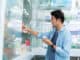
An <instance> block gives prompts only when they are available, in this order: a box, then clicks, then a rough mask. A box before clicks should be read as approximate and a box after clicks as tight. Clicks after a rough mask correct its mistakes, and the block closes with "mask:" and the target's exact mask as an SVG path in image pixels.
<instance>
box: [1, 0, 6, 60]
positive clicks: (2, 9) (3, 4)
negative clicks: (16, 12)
mask: <svg viewBox="0 0 80 60" xmlns="http://www.w3.org/2000/svg"><path fill="white" fill-rule="evenodd" d="M5 2H6V0H0V60H2V55H3V35H4V32H3V31H4V29H3V28H4V20H5V18H4V14H5V6H6V5H5Z"/></svg>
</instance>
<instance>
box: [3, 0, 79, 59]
mask: <svg viewBox="0 0 80 60" xmlns="http://www.w3.org/2000/svg"><path fill="white" fill-rule="evenodd" d="M56 9H61V10H62V11H63V12H64V14H65V18H66V19H65V20H66V21H65V23H64V25H65V26H66V27H68V28H69V30H70V31H71V33H72V41H73V43H72V50H71V60H80V20H79V19H80V2H79V0H7V1H6V13H5V30H4V48H3V60H44V59H45V58H44V56H45V53H46V50H47V45H46V44H44V43H43V42H42V40H40V39H37V38H36V37H34V36H33V35H31V34H25V33H23V32H22V29H21V26H22V22H23V23H24V24H25V25H26V26H28V27H31V28H32V29H33V30H35V31H38V32H48V31H50V29H51V23H50V12H51V11H53V10H56ZM26 42H27V43H26Z"/></svg>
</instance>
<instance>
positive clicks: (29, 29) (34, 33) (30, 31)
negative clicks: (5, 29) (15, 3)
mask: <svg viewBox="0 0 80 60" xmlns="http://www.w3.org/2000/svg"><path fill="white" fill-rule="evenodd" d="M22 31H23V32H24V33H31V34H32V35H34V36H38V32H36V31H33V30H32V29H31V28H29V27H25V26H24V24H23V25H22Z"/></svg>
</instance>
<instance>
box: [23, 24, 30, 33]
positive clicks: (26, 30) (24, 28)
mask: <svg viewBox="0 0 80 60" xmlns="http://www.w3.org/2000/svg"><path fill="white" fill-rule="evenodd" d="M30 31H31V29H30V28H29V27H26V26H25V25H24V24H22V32H24V33H29V32H30Z"/></svg>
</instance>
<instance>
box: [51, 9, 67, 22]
mask: <svg viewBox="0 0 80 60" xmlns="http://www.w3.org/2000/svg"><path fill="white" fill-rule="evenodd" d="M51 16H54V17H55V18H56V19H60V20H61V22H62V23H64V19H65V18H64V13H63V12H62V11H61V10H55V11H52V12H51Z"/></svg>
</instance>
